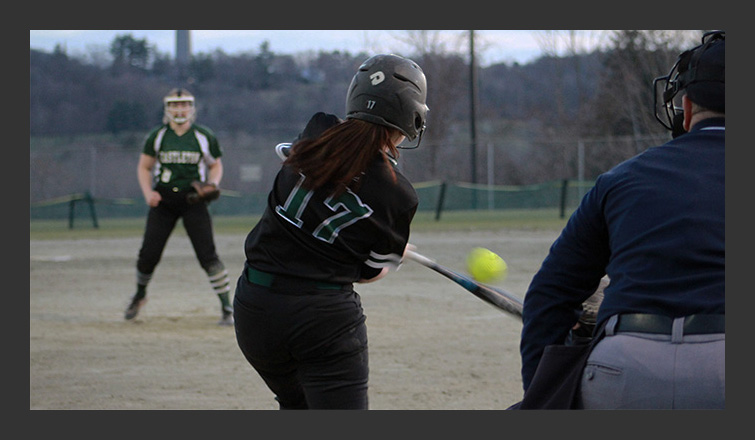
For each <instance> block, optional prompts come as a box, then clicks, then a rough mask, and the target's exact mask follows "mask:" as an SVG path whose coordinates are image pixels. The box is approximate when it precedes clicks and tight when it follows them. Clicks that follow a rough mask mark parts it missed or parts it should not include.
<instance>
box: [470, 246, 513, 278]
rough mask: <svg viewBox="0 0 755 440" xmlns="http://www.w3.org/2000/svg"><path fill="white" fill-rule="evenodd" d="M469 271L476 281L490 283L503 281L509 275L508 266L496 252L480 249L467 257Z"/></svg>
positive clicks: (475, 249)
mask: <svg viewBox="0 0 755 440" xmlns="http://www.w3.org/2000/svg"><path fill="white" fill-rule="evenodd" d="M467 270H468V271H469V274H470V275H472V278H474V279H475V280H477V281H479V282H481V283H489V282H491V281H503V280H504V279H505V278H506V275H507V274H508V265H507V264H506V262H505V261H503V258H501V257H500V256H498V254H496V253H495V252H493V251H491V250H489V249H485V248H481V247H478V248H474V249H472V251H471V252H469V254H468V255H467Z"/></svg>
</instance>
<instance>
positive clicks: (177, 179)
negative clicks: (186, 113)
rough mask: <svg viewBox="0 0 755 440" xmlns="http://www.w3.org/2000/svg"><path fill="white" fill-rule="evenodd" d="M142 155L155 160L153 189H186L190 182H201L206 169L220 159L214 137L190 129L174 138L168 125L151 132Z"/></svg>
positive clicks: (201, 129) (196, 128)
mask: <svg viewBox="0 0 755 440" xmlns="http://www.w3.org/2000/svg"><path fill="white" fill-rule="evenodd" d="M142 152H143V153H144V154H146V155H148V156H152V157H155V158H157V163H156V165H155V168H154V179H155V185H157V186H169V187H173V188H178V189H179V190H184V189H187V188H189V187H190V186H191V182H192V181H194V180H202V181H204V180H205V178H206V177H207V176H206V174H207V167H208V166H209V165H212V164H213V163H215V161H216V160H217V159H218V158H220V156H222V155H223V152H222V150H221V148H220V144H219V143H218V140H217V138H216V137H215V134H214V133H213V132H212V131H211V130H210V129H209V128H207V127H203V126H201V125H196V124H194V125H192V126H191V128H189V130H188V131H187V132H186V133H184V134H183V135H181V136H178V135H177V134H176V132H175V131H173V129H172V128H170V126H169V125H167V124H165V125H161V126H159V127H156V128H155V129H153V130H152V131H151V132H150V133H149V134H148V135H147V139H146V141H145V143H144V149H143V150H142Z"/></svg>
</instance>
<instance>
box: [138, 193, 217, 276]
mask: <svg viewBox="0 0 755 440" xmlns="http://www.w3.org/2000/svg"><path fill="white" fill-rule="evenodd" d="M157 191H158V192H159V193H160V195H161V196H162V201H161V202H160V204H159V205H157V206H156V207H154V208H150V209H149V213H148V214H147V224H146V227H145V230H144V238H143V240H142V247H141V249H140V250H139V258H138V259H137V262H136V269H137V270H138V271H139V272H141V273H143V274H147V275H149V274H152V273H153V272H154V271H155V267H157V263H159V262H160V258H161V257H162V254H163V251H164V250H165V245H166V244H167V242H168V238H169V237H170V234H171V233H173V229H175V227H176V223H177V222H178V219H179V218H181V219H183V225H184V228H185V229H186V233H187V235H188V236H189V240H191V244H192V246H193V247H194V253H195V254H196V256H197V260H199V264H200V265H201V266H202V268H203V269H204V270H205V271H210V270H212V269H213V268H214V267H216V266H217V264H218V263H219V262H220V259H219V258H218V255H217V252H216V250H215V240H214V238H213V231H212V218H211V217H210V212H209V211H208V209H207V204H206V203H196V204H193V205H190V204H189V203H187V202H186V194H187V191H172V190H171V189H163V188H158V189H157Z"/></svg>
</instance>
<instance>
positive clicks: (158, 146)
mask: <svg viewBox="0 0 755 440" xmlns="http://www.w3.org/2000/svg"><path fill="white" fill-rule="evenodd" d="M163 105H164V110H165V117H164V118H163V124H162V125H161V126H158V127H156V128H155V129H153V130H152V131H151V132H150V133H149V134H148V135H147V139H146V142H145V144H144V149H143V151H142V154H141V156H140V158H139V165H138V167H137V177H138V179H139V186H140V187H141V190H142V193H143V194H144V200H145V202H146V203H147V205H148V206H149V214H148V215H147V226H146V229H145V231H144V238H143V242H142V247H141V249H140V250H139V258H138V260H137V263H136V293H135V294H134V296H133V298H132V299H131V303H130V304H129V306H128V308H127V309H126V313H125V319H126V320H133V319H134V318H135V317H136V316H137V314H138V313H139V310H140V309H141V308H142V307H143V306H144V304H145V303H146V302H147V297H146V295H147V285H148V284H149V282H150V280H151V279H152V274H153V273H154V271H155V267H156V266H157V264H158V263H159V261H160V258H161V256H162V253H163V250H164V249H165V245H166V244H167V242H168V238H169V237H170V234H171V233H172V232H173V229H174V228H175V227H176V223H177V222H178V219H179V218H181V219H182V220H183V225H184V228H186V233H187V234H188V236H189V239H190V240H191V244H192V246H193V247H194V252H195V253H196V256H197V259H198V260H199V264H200V265H201V266H202V269H204V271H205V272H206V273H207V277H208V279H209V281H210V285H211V286H212V289H213V291H214V292H215V293H216V294H217V296H218V298H219V300H220V308H221V318H220V321H219V322H218V324H220V325H233V307H232V305H231V302H230V299H229V294H230V283H229V278H228V271H227V270H226V268H225V266H224V265H223V263H222V261H220V258H219V257H218V255H217V253H216V251H215V241H214V238H213V232H212V219H211V217H210V213H209V211H208V209H207V201H206V200H202V199H201V197H198V196H197V191H196V190H195V189H194V187H193V185H192V183H194V182H197V181H202V182H207V183H210V184H213V186H214V188H215V195H217V186H218V185H219V184H220V180H221V179H222V178H223V164H222V162H221V160H220V157H221V156H222V151H221V149H220V144H219V143H218V141H217V139H216V138H215V135H214V134H213V133H212V131H210V130H209V129H208V128H206V127H203V126H201V125H198V124H195V123H194V120H195V118H196V109H195V106H194V96H193V95H192V94H191V93H190V92H189V91H188V90H185V89H173V90H171V91H170V92H169V93H168V94H167V95H166V96H165V98H163Z"/></svg>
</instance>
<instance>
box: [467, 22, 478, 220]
mask: <svg viewBox="0 0 755 440" xmlns="http://www.w3.org/2000/svg"><path fill="white" fill-rule="evenodd" d="M469 107H470V109H469V135H470V139H471V142H470V146H469V148H470V150H469V152H470V157H469V160H470V162H471V166H472V169H471V172H472V183H473V184H474V183H477V125H476V113H477V66H476V63H475V53H474V30H470V31H469ZM472 208H473V209H477V193H476V192H475V191H474V190H473V191H472Z"/></svg>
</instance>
